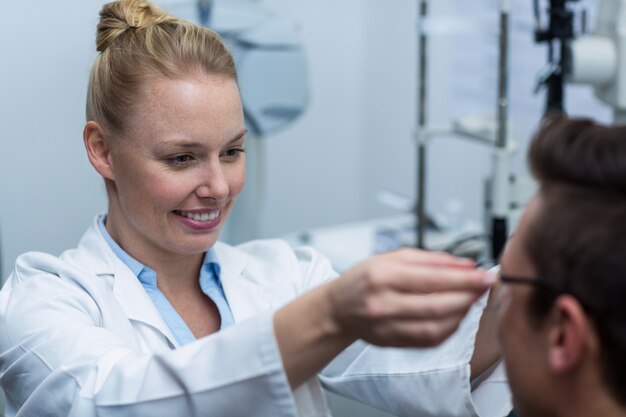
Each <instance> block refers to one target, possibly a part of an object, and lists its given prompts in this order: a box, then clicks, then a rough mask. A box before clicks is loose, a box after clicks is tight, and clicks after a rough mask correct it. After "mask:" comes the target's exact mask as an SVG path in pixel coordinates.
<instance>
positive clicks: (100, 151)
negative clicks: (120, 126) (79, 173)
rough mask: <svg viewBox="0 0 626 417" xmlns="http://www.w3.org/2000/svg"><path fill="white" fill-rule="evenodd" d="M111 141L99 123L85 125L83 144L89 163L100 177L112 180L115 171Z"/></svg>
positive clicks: (92, 122)
mask: <svg viewBox="0 0 626 417" xmlns="http://www.w3.org/2000/svg"><path fill="white" fill-rule="evenodd" d="M109 140H110V139H109V138H108V137H107V136H106V133H105V131H104V129H103V128H102V126H100V125H99V124H98V123H97V122H94V121H93V120H91V121H89V122H87V124H85V128H84V129H83V142H84V143H85V149H86V150H87V157H88V158H89V162H91V165H93V167H94V168H95V169H96V171H98V173H99V174H100V175H102V176H103V177H104V178H107V179H110V180H112V179H113V169H112V167H111V159H110V150H109V145H110V144H109Z"/></svg>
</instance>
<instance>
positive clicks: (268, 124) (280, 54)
mask: <svg viewBox="0 0 626 417" xmlns="http://www.w3.org/2000/svg"><path fill="white" fill-rule="evenodd" d="M198 11H199V18H200V20H201V22H202V23H203V24H206V25H207V26H209V27H210V28H212V29H213V30H215V31H216V32H217V33H219V34H220V35H221V36H222V38H223V39H224V42H225V43H226V44H227V45H228V47H229V48H230V50H231V52H232V54H233V56H234V58H235V63H236V66H237V72H238V82H239V87H240V89H241V98H242V102H243V107H244V113H245V117H246V124H247V127H248V130H249V131H250V132H252V133H254V134H255V135H259V136H265V135H268V134H270V133H274V132H277V131H279V130H281V129H284V128H285V127H286V126H288V125H290V124H291V123H292V122H293V121H294V120H296V119H297V118H298V117H299V116H300V115H302V113H303V112H304V110H305V109H306V107H307V105H308V73H307V65H306V56H305V53H304V48H303V47H302V43H301V42H300V39H299V36H298V32H297V28H296V25H295V24H293V23H291V22H289V21H287V20H285V19H283V18H280V17H279V16H277V15H276V14H274V13H273V12H271V11H270V10H268V9H267V8H264V7H262V6H261V5H260V4H258V3H256V2H251V1H249V0H212V1H207V0H199V1H198Z"/></svg>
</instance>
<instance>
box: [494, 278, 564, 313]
mask: <svg viewBox="0 0 626 417" xmlns="http://www.w3.org/2000/svg"><path fill="white" fill-rule="evenodd" d="M499 274H500V285H498V286H496V287H495V291H496V294H495V300H494V301H493V302H490V307H491V308H490V310H499V309H500V308H501V307H502V304H503V303H504V302H505V300H506V299H507V298H508V296H507V295H506V294H507V291H506V288H505V287H507V286H508V285H529V286H532V287H535V288H538V289H540V290H542V291H546V292H547V293H549V294H550V295H551V296H553V297H556V296H558V295H561V294H563V293H564V291H562V290H560V289H559V288H557V286H556V285H554V284H553V283H552V282H550V281H547V280H545V279H542V278H530V277H518V276H513V275H506V274H502V273H501V272H500V273H499Z"/></svg>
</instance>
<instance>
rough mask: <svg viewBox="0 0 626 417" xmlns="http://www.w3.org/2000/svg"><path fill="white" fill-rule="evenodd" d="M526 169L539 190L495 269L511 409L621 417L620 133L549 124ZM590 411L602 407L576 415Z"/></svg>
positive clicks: (625, 339) (556, 121) (625, 132)
mask: <svg viewBox="0 0 626 417" xmlns="http://www.w3.org/2000/svg"><path fill="white" fill-rule="evenodd" d="M529 162H530V166H531V168H532V171H533V173H534V175H535V177H536V178H537V180H538V181H539V184H540V190H539V192H538V194H537V195H536V196H535V198H534V199H533V200H532V201H531V202H530V204H529V205H528V207H527V208H526V211H525V213H524V215H523V216H522V219H521V221H520V224H519V226H518V229H517V231H516V233H515V234H514V236H513V237H512V238H511V239H510V241H509V244H508V245H507V248H506V250H505V252H504V254H503V257H502V265H501V266H502V270H501V274H502V277H503V281H504V282H503V284H502V285H503V291H502V294H503V299H502V302H503V305H502V309H503V311H502V317H501V323H500V334H501V339H502V343H503V348H504V352H505V361H506V365H507V372H508V374H509V379H510V384H511V389H512V391H513V396H514V400H515V405H516V408H517V409H518V411H519V413H520V414H521V415H522V416H531V417H538V416H544V415H574V414H571V413H570V411H566V410H570V409H572V408H577V409H578V412H580V413H581V414H583V415H609V414H608V412H609V411H608V408H611V407H613V408H615V409H618V410H621V412H622V413H624V412H626V127H607V126H601V125H598V124H596V123H594V122H593V121H590V120H580V119H578V120H573V119H570V120H567V119H565V118H563V117H552V118H550V119H547V120H546V121H545V122H544V123H543V125H542V126H541V128H540V130H539V132H538V133H537V135H536V137H535V139H534V141H533V143H532V145H531V149H530V153H529ZM507 277H509V278H510V277H514V278H513V280H512V281H516V282H510V283H508V284H507V283H506V281H507ZM515 278H529V280H528V281H526V280H524V279H518V280H515ZM520 284H521V285H520ZM568 398H569V400H567V399H568ZM598 404H601V406H602V407H608V408H607V409H602V410H604V411H600V410H595V411H593V412H592V413H591V414H589V413H590V411H589V410H587V412H586V413H585V411H584V407H596V406H600V405H598ZM581 407H582V408H581ZM598 412H602V413H605V412H606V414H597V413H598ZM568 413H569V414H568Z"/></svg>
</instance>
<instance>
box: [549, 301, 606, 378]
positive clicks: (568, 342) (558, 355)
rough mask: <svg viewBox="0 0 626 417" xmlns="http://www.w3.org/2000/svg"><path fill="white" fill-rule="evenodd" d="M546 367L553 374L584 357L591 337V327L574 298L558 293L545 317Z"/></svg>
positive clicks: (566, 369)
mask: <svg viewBox="0 0 626 417" xmlns="http://www.w3.org/2000/svg"><path fill="white" fill-rule="evenodd" d="M549 326H550V329H549V331H548V366H549V367H550V371H552V372H553V373H557V374H561V373H566V372H568V371H570V370H572V369H573V368H575V367H576V366H578V364H579V363H580V362H581V361H582V360H583V359H584V356H585V354H586V353H588V350H589V348H590V347H591V346H590V342H591V341H592V340H595V336H594V333H593V326H592V323H591V322H590V319H589V317H588V316H587V314H586V313H585V310H584V309H583V308H582V306H581V305H580V303H579V302H578V300H576V298H574V297H572V296H571V295H561V296H559V297H557V299H556V300H555V302H554V306H553V309H552V313H551V315H550V319H549Z"/></svg>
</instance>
